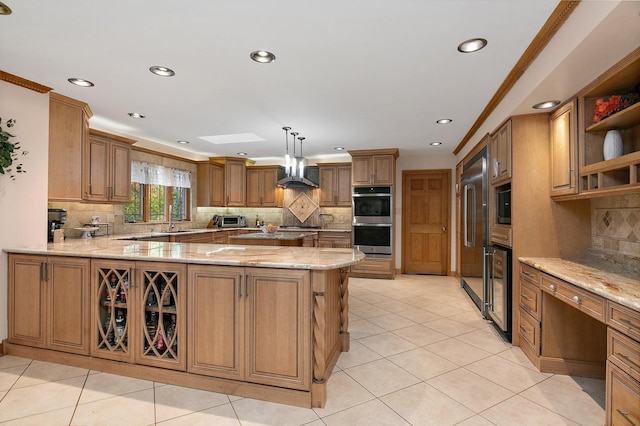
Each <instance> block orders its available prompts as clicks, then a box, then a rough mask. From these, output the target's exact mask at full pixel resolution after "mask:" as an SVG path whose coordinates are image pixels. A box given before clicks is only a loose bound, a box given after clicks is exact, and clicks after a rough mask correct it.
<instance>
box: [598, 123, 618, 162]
mask: <svg viewBox="0 0 640 426" xmlns="http://www.w3.org/2000/svg"><path fill="white" fill-rule="evenodd" d="M602 153H603V154H604V159H605V160H611V159H612V158H616V157H620V156H621V155H622V135H621V134H620V131H619V130H609V131H608V132H607V134H606V135H605V136H604V145H603V146H602Z"/></svg>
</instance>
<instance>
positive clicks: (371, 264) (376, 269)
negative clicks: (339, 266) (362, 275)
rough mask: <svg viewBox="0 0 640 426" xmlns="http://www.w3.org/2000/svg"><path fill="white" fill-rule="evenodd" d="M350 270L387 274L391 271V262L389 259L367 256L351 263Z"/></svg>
mask: <svg viewBox="0 0 640 426" xmlns="http://www.w3.org/2000/svg"><path fill="white" fill-rule="evenodd" d="M351 270H352V271H353V272H366V273H372V274H375V273H381V274H388V273H391V272H392V263H391V261H390V260H384V259H368V258H367V259H365V260H363V261H362V262H360V263H356V264H355V265H353V266H352V267H351Z"/></svg>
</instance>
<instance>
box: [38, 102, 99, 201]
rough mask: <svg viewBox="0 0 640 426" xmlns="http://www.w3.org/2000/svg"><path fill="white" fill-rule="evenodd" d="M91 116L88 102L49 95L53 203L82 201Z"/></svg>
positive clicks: (50, 178)
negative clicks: (85, 154) (84, 164)
mask: <svg viewBox="0 0 640 426" xmlns="http://www.w3.org/2000/svg"><path fill="white" fill-rule="evenodd" d="M91 116H92V113H91V109H90V108H89V106H88V105H87V104H85V103H84V102H80V101H77V100H75V99H71V98H67V97H66V96H62V95H59V94H57V93H50V94H49V180H48V183H49V189H48V194H49V200H52V201H81V200H82V196H83V181H84V175H83V162H84V152H85V149H86V147H85V144H86V143H87V141H88V139H89V119H90V118H91Z"/></svg>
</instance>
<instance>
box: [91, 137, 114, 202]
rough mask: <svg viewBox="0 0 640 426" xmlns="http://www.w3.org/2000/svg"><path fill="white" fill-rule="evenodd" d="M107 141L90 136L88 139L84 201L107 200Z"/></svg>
mask: <svg viewBox="0 0 640 426" xmlns="http://www.w3.org/2000/svg"><path fill="white" fill-rule="evenodd" d="M109 148H110V146H109V141H107V140H105V139H102V138H96V137H95V136H91V137H90V138H89V150H88V151H89V152H88V156H89V159H88V162H87V164H88V170H87V175H88V179H87V184H88V188H87V190H86V197H85V198H86V199H87V200H88V201H108V199H109V183H108V179H109Z"/></svg>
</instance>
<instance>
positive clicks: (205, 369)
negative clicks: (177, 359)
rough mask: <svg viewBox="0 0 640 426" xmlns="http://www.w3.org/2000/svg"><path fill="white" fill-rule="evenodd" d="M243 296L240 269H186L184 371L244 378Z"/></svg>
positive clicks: (191, 267)
mask: <svg viewBox="0 0 640 426" xmlns="http://www.w3.org/2000/svg"><path fill="white" fill-rule="evenodd" d="M245 293H246V281H244V268H234V267H228V266H205V265H189V295H188V297H189V302H188V306H187V308H188V309H187V310H188V315H189V319H188V327H187V328H188V330H189V336H188V345H189V348H188V361H187V371H189V372H190V373H197V374H204V375H207V376H215V377H222V378H228V379H236V380H242V379H243V378H244V358H243V351H244V340H243V336H244V316H243V307H244V300H245ZM274 343H275V342H274Z"/></svg>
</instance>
